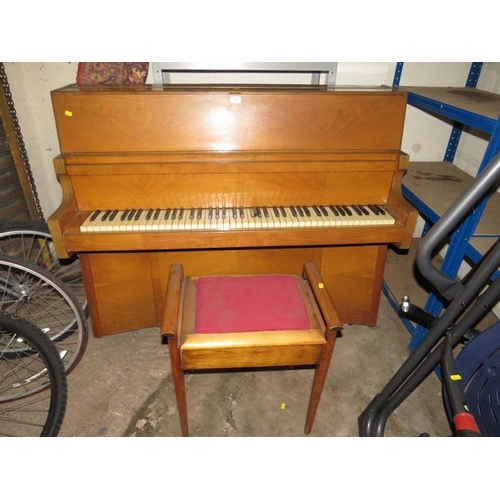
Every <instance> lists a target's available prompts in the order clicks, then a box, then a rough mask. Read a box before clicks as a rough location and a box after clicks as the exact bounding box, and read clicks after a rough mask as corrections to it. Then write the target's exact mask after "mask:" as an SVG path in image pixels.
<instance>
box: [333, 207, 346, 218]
mask: <svg viewBox="0 0 500 500" xmlns="http://www.w3.org/2000/svg"><path fill="white" fill-rule="evenodd" d="M335 206H336V207H337V210H338V211H339V213H340V215H341V216H342V217H345V216H346V213H345V212H344V209H343V208H342V207H341V206H340V205H335Z"/></svg>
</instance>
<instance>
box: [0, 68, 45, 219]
mask: <svg viewBox="0 0 500 500" xmlns="http://www.w3.org/2000/svg"><path fill="white" fill-rule="evenodd" d="M0 81H1V83H2V88H3V92H4V95H5V99H6V100H7V106H8V107H9V112H10V116H11V119H12V124H13V125H14V131H15V133H16V139H17V145H18V146H19V150H20V152H21V156H22V159H23V164H24V169H25V170H26V174H27V176H28V180H29V183H30V186H31V192H32V194H33V198H34V199H35V204H36V209H37V211H38V216H39V217H40V220H41V221H42V222H45V219H44V217H43V212H42V207H41V205H40V200H39V198H38V193H37V190H36V186H35V179H34V177H33V172H32V171H31V165H30V162H29V158H28V153H27V151H26V146H25V144H24V140H23V134H21V127H20V126H19V120H18V119H17V114H16V109H15V107H14V101H13V100H12V94H11V93H10V86H9V82H8V80H7V75H6V73H5V67H4V65H3V63H0Z"/></svg>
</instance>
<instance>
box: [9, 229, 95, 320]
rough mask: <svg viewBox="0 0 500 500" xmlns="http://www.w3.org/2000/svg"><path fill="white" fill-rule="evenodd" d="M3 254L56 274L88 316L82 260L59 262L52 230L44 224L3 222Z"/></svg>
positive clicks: (73, 258) (75, 258)
mask: <svg viewBox="0 0 500 500" xmlns="http://www.w3.org/2000/svg"><path fill="white" fill-rule="evenodd" d="M0 253H1V254H4V255H8V256H12V257H18V258H20V259H23V260H26V261H28V262H31V263H33V264H35V265H37V266H40V267H42V268H44V269H47V270H48V271H50V272H51V273H53V274H55V275H56V276H57V277H58V278H59V279H60V280H61V281H62V282H63V283H64V284H65V285H66V286H68V288H69V289H70V290H71V291H72V292H73V294H74V295H75V297H76V298H77V299H78V301H79V302H80V304H81V305H82V308H83V311H84V313H85V314H86V315H87V297H86V295H85V288H84V285H83V279H82V270H81V267H80V260H79V259H78V257H77V256H74V257H72V258H71V259H65V260H64V261H60V260H59V258H58V257H57V253H56V250H55V247H54V243H53V241H52V236H51V234H50V230H49V226H48V225H47V224H46V223H45V222H42V221H37V220H24V221H23V220H21V221H6V222H0Z"/></svg>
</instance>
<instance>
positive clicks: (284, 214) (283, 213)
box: [280, 207, 286, 217]
mask: <svg viewBox="0 0 500 500" xmlns="http://www.w3.org/2000/svg"><path fill="white" fill-rule="evenodd" d="M280 212H281V215H282V216H283V217H286V210H285V208H284V207H280Z"/></svg>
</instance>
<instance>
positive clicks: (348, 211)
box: [342, 205, 352, 215]
mask: <svg viewBox="0 0 500 500" xmlns="http://www.w3.org/2000/svg"><path fill="white" fill-rule="evenodd" d="M342 208H343V209H344V212H345V213H346V214H347V215H352V212H351V210H350V209H349V207H348V206H347V205H342Z"/></svg>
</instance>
